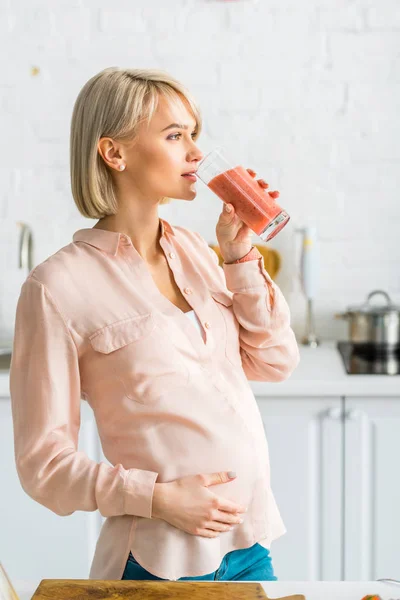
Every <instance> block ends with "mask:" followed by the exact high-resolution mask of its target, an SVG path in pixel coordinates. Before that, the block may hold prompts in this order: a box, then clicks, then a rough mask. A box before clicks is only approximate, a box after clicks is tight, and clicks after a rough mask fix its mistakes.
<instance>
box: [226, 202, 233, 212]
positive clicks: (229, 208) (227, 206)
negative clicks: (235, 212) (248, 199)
mask: <svg viewBox="0 0 400 600" xmlns="http://www.w3.org/2000/svg"><path fill="white" fill-rule="evenodd" d="M225 210H226V212H228V213H230V212H232V206H229V205H228V204H225Z"/></svg>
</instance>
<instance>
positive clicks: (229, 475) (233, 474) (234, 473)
mask: <svg viewBox="0 0 400 600" xmlns="http://www.w3.org/2000/svg"><path fill="white" fill-rule="evenodd" d="M228 477H229V479H233V478H234V477H236V471H228Z"/></svg>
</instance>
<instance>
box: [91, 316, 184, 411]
mask: <svg viewBox="0 0 400 600" xmlns="http://www.w3.org/2000/svg"><path fill="white" fill-rule="evenodd" d="M89 341H90V344H91V347H92V349H93V350H94V351H95V352H94V357H93V360H94V361H95V363H96V372H98V373H99V374H100V378H102V377H104V378H105V379H106V381H107V382H108V384H111V385H112V382H113V381H115V382H116V383H118V384H119V385H121V384H122V386H123V389H124V393H125V395H126V396H127V397H128V398H131V399H132V400H135V401H137V402H140V403H143V404H152V403H154V402H156V401H157V398H158V397H159V396H160V395H161V394H163V393H165V392H166V391H169V390H170V389H172V388H177V387H178V388H179V387H182V386H186V385H187V382H188V378H189V372H188V369H187V368H186V367H185V366H184V364H183V363H182V359H181V356H180V354H179V352H178V351H177V349H176V348H175V347H174V345H173V344H172V343H171V341H170V340H168V339H166V337H165V335H163V333H162V331H161V330H160V329H159V328H158V327H157V323H156V320H155V317H154V315H153V314H152V313H149V314H146V315H139V316H135V317H130V318H128V319H123V320H121V321H117V322H115V323H111V324H110V325H106V326H105V327H102V328H101V329H99V330H97V331H95V332H94V333H92V334H91V335H90V336H89ZM106 387H109V386H106ZM103 389H104V386H103Z"/></svg>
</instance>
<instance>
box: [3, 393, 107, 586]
mask: <svg viewBox="0 0 400 600" xmlns="http://www.w3.org/2000/svg"><path fill="white" fill-rule="evenodd" d="M92 415H93V413H92V411H91V409H90V408H89V407H88V406H87V405H86V403H82V414H81V420H82V423H81V430H80V435H79V449H80V450H82V451H83V452H85V453H86V454H88V456H90V458H93V459H94V460H99V455H100V451H99V445H98V436H97V433H96V427H95V423H94V418H93V416H92ZM0 453H1V459H2V470H1V496H0V561H1V562H2V563H3V564H4V567H5V568H6V570H7V573H8V574H9V576H10V577H11V580H12V581H18V580H23V581H32V582H38V581H40V580H41V579H43V578H75V579H79V578H83V579H85V578H87V577H88V576H89V568H90V563H91V561H92V557H93V552H94V548H95V543H96V539H97V536H98V533H99V527H100V521H101V519H100V516H99V513H98V512H97V511H96V512H95V513H87V512H75V513H73V514H72V515H70V516H67V517H60V516H58V515H56V514H55V513H53V512H52V511H50V510H49V509H47V508H45V507H44V506H42V505H41V504H39V503H37V502H35V501H34V500H32V499H31V498H30V497H29V496H28V495H27V494H26V493H25V492H24V490H23V489H22V487H21V484H20V482H19V479H18V475H17V472H16V467H15V460H14V442H13V426H12V417H11V403H10V400H9V399H6V398H0Z"/></svg>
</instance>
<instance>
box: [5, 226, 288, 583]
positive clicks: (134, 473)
mask: <svg viewBox="0 0 400 600" xmlns="http://www.w3.org/2000/svg"><path fill="white" fill-rule="evenodd" d="M160 222H161V233H162V235H161V238H160V244H161V247H162V249H163V251H164V253H165V256H166V259H167V261H168V263H169V265H170V267H171V269H172V272H173V275H174V278H175V281H176V283H177V285H178V286H179V288H180V290H181V291H182V293H183V294H184V295H185V297H186V299H187V301H188V302H189V304H190V305H191V306H192V308H193V309H194V311H195V312H196V314H197V316H198V318H199V320H200V323H201V325H202V328H203V334H204V339H202V337H201V336H200V335H199V332H198V331H197V330H196V328H195V327H193V323H190V321H189V319H188V318H187V316H185V314H184V313H183V312H182V311H181V310H180V309H179V308H177V307H176V306H175V305H174V304H172V303H171V302H170V301H169V300H168V299H167V298H166V297H165V296H163V295H162V294H161V292H160V291H159V290H158V288H157V286H156V284H155V283H154V281H153V278H152V276H151V274H150V271H149V270H148V268H147V266H146V263H145V261H144V260H143V259H142V258H141V256H140V255H139V253H138V252H137V251H136V250H135V248H134V246H133V245H132V242H131V240H130V238H129V237H128V236H126V235H125V234H121V233H115V232H110V231H105V230H100V229H92V228H90V229H81V230H80V231H77V232H76V233H75V234H74V236H73V242H72V243H70V244H68V245H67V246H65V247H64V248H61V249H60V250H59V251H58V252H56V253H55V254H54V255H52V256H50V257H49V258H48V259H47V260H45V261H44V262H42V263H41V264H39V265H38V266H37V267H35V268H34V269H33V270H32V271H31V272H30V274H29V276H28V277H27V279H26V281H25V282H24V284H23V286H22V288H21V294H20V297H19V301H18V306H17V313H16V325H15V337H14V347H13V352H12V363H11V371H10V391H11V400H12V410H13V419H14V436H15V456H16V465H17V470H18V474H19V478H20V481H21V484H22V486H23V488H24V490H25V491H26V492H27V493H28V494H29V495H30V496H31V497H32V498H34V499H35V500H37V501H38V502H40V503H41V504H43V505H44V506H46V507H48V508H49V509H50V510H52V511H54V512H55V513H56V514H58V515H69V514H72V513H73V512H74V511H76V510H84V511H94V510H99V511H100V513H101V514H102V515H103V516H105V517H107V519H106V521H105V522H104V524H103V527H102V530H101V533H100V536H99V540H98V542H97V547H96V552H95V556H94V559H93V563H92V567H91V571H90V578H93V579H120V578H121V577H122V573H123V570H124V567H125V562H126V560H127V557H128V554H129V551H130V550H131V551H132V554H133V555H134V557H135V558H136V560H137V561H138V562H139V563H140V564H141V565H142V566H143V567H144V568H145V569H147V570H148V571H150V572H151V573H153V574H154V575H157V576H158V577H162V578H164V579H171V580H176V579H179V578H180V577H195V576H198V575H204V574H206V573H211V572H212V571H215V570H216V569H217V568H218V567H219V565H220V562H221V560H222V558H223V556H224V555H225V554H226V553H227V552H230V551H232V550H235V549H239V548H246V547H249V546H252V545H253V544H255V543H256V542H259V543H261V544H262V545H264V546H266V547H269V545H270V543H271V541H272V540H274V539H276V538H277V537H279V536H280V535H282V534H283V533H284V532H285V527H284V525H283V523H282V520H281V517H280V514H279V511H278V509H277V506H276V504H275V500H274V496H273V494H272V491H271V487H270V467H269V459H268V447H267V441H266V438H265V432H264V428H263V423H262V420H261V416H260V412H259V409H258V406H257V403H256V401H255V398H254V395H253V393H252V390H251V388H250V385H249V383H248V380H249V379H250V380H256V381H282V380H284V379H286V378H287V377H289V375H290V374H291V372H292V371H293V369H294V368H295V367H296V365H297V364H298V361H299V352H298V346H297V343H296V340H295V336H294V334H293V331H292V329H291V328H290V315H289V309H288V306H287V303H286V301H285V299H284V297H283V295H282V293H281V291H280V290H279V288H278V286H277V285H276V284H275V283H274V282H273V281H272V280H271V278H270V276H269V275H268V273H267V272H266V271H265V269H264V267H263V263H262V258H259V259H253V260H248V261H247V262H242V263H238V264H224V266H223V269H222V268H220V267H219V266H218V258H217V256H216V254H215V253H214V252H213V251H212V250H211V249H210V248H209V247H208V245H207V243H206V242H205V241H204V240H203V239H202V238H201V236H200V235H199V234H197V233H194V232H191V231H189V230H187V229H185V228H183V227H171V226H170V225H169V224H168V223H167V222H166V221H164V220H160ZM81 399H83V400H85V401H86V402H88V403H89V404H90V406H91V407H92V409H93V411H94V415H95V418H96V422H97V426H98V430H99V435H100V439H101V443H102V447H103V452H104V454H105V456H106V457H107V460H108V461H109V462H110V463H111V465H109V464H106V463H103V462H102V463H97V462H95V461H93V460H91V459H90V458H89V457H88V456H87V455H85V454H84V453H83V452H80V451H78V450H77V443H78V432H79V424H80V402H81ZM228 470H232V471H236V473H237V478H236V479H235V480H233V481H232V482H229V483H226V484H221V485H215V486H212V488H210V489H211V490H212V491H213V492H215V493H216V494H218V495H220V496H222V497H224V498H228V499H230V500H233V501H235V502H238V503H242V504H244V505H245V506H248V511H247V512H246V513H244V515H243V517H244V522H243V524H242V525H236V526H235V527H234V528H233V530H232V531H230V532H224V533H221V534H220V535H219V536H218V537H216V538H213V539H211V538H204V537H201V536H195V535H191V534H188V533H185V532H183V531H181V530H179V529H177V528H175V527H173V526H172V525H170V524H168V523H167V522H166V521H163V520H162V519H154V518H153V519H152V518H151V512H152V496H153V489H154V484H155V482H156V481H157V482H161V483H162V482H168V481H173V480H174V479H177V478H179V477H183V476H185V475H195V474H198V473H212V472H216V471H228Z"/></svg>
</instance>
